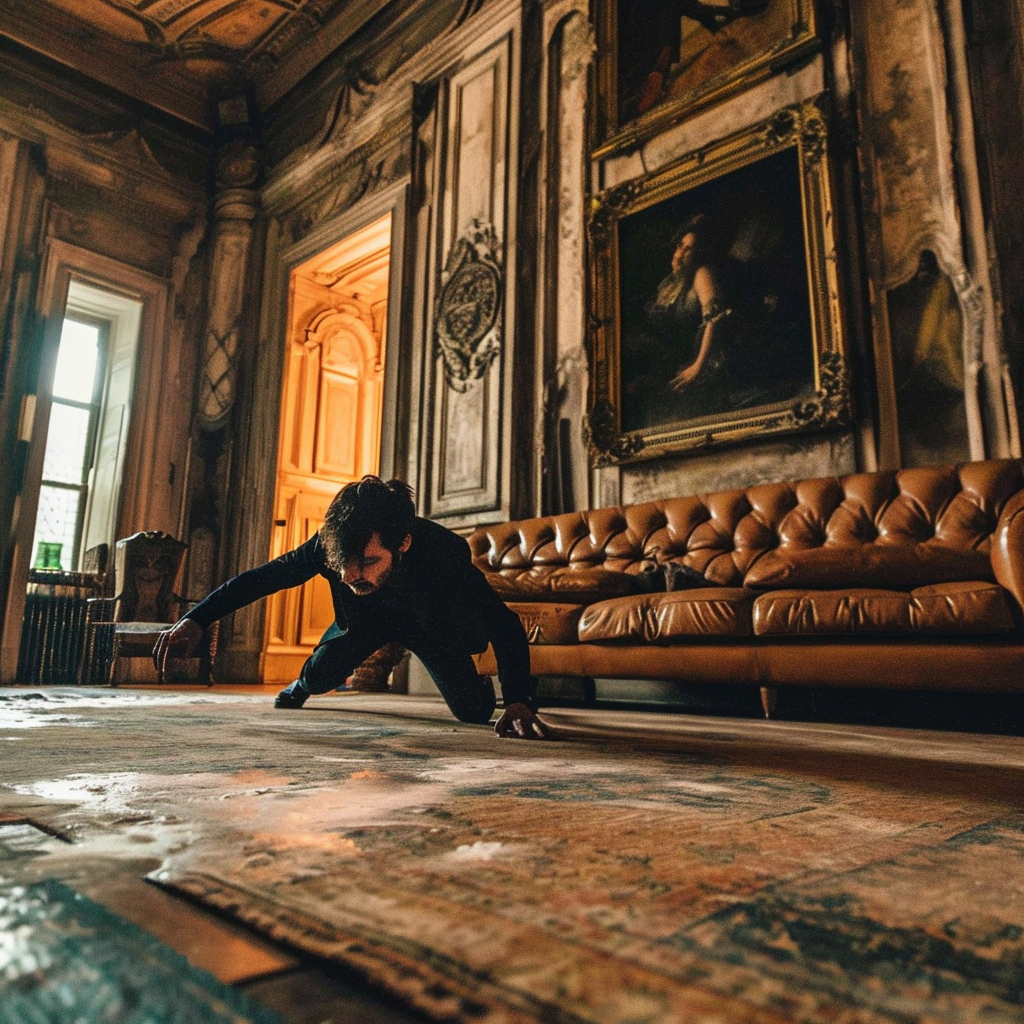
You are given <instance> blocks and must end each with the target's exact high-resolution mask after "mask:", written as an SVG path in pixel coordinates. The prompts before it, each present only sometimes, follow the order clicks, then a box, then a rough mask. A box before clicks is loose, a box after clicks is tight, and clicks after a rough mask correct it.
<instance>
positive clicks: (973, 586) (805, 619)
mask: <svg viewBox="0 0 1024 1024" xmlns="http://www.w3.org/2000/svg"><path fill="white" fill-rule="evenodd" d="M753 626H754V635H755V636H834V635H837V634H838V635H849V634H874V633H883V634H884V633H889V634H900V633H906V634H920V633H925V634H930V635H935V634H947V635H961V636H978V635H984V634H995V633H1006V632H1010V631H1012V630H1013V629H1014V622H1013V616H1012V615H1011V613H1010V607H1009V604H1008V603H1007V600H1006V595H1005V592H1004V591H1003V589H1002V588H1001V587H999V586H997V585H996V584H994V583H987V582H984V581H981V582H965V583H940V584H936V585H935V586H927V587H918V588H917V589H915V590H911V591H898V590H874V589H868V588H860V589H848V590H775V591H772V592H770V593H768V594H761V595H760V596H759V597H757V599H756V600H755V601H754V609H753Z"/></svg>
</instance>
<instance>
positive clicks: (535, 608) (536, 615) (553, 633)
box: [509, 601, 585, 645]
mask: <svg viewBox="0 0 1024 1024" xmlns="http://www.w3.org/2000/svg"><path fill="white" fill-rule="evenodd" d="M584 607H585V605H582V604H561V603H557V602H554V601H516V602H512V603H510V604H509V608H511V609H512V611H514V612H515V613H516V615H518V616H519V618H520V621H521V622H522V623H523V628H524V629H525V630H526V639H527V640H528V641H529V642H530V643H531V644H557V645H564V644H574V643H576V642H577V639H576V637H577V629H578V628H579V622H580V616H581V615H582V614H583V609H584Z"/></svg>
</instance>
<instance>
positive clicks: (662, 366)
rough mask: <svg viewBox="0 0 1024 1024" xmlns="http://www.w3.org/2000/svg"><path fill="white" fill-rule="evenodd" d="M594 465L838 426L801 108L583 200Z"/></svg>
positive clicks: (843, 399)
mask: <svg viewBox="0 0 1024 1024" xmlns="http://www.w3.org/2000/svg"><path fill="white" fill-rule="evenodd" d="M589 227H590V237H591V243H592V251H593V258H592V261H591V267H592V276H591V287H590V306H591V322H590V331H589V343H590V352H591V379H590V412H589V415H588V418H587V422H586V426H585V431H586V438H587V443H588V447H589V450H590V454H591V459H592V461H593V462H594V464H595V465H607V464H610V463H616V462H629V461H634V460H639V459H650V458H656V457H659V456H663V455H667V454H671V453H676V452H681V451H685V450H689V449H696V448H702V447H706V446H709V445H714V444H719V443H724V442H736V441H741V440H744V439H746V438H751V437H755V436H756V437H761V436H764V435H769V434H783V433H788V432H792V431H800V430H809V429H816V428H824V427H829V426H838V425H840V424H843V423H846V422H847V421H848V420H849V416H850V389H849V381H848V370H847V359H846V347H845V344H844V338H843V329H842V320H841V315H840V297H839V287H838V278H837V268H836V261H837V253H836V239H835V237H834V217H833V210H832V200H831V190H830V185H829V173H828V146H827V132H826V126H825V119H824V117H823V115H822V111H821V108H820V107H819V105H818V102H817V101H811V102H808V103H805V104H801V105H797V106H793V107H787V108H785V109H783V110H781V111H779V112H778V113H777V114H776V115H774V116H773V117H772V118H770V119H769V120H768V121H766V122H763V123H761V124H758V125H756V126H754V127H752V128H749V129H747V130H745V131H743V132H741V133H738V134H737V135H734V136H731V137H730V138H728V139H725V140H723V141H722V142H719V143H716V144H715V145H713V146H709V147H708V148H706V149H703V150H701V151H699V152H697V153H693V154H691V155H690V156H688V157H686V158H685V159H684V160H682V161H681V162H679V163H677V164H675V165H673V166H672V167H670V168H668V169H666V170H664V171H661V172H659V173H657V174H655V175H651V176H647V177H644V178H640V179H636V180H633V181H630V182H627V183H625V184H622V185H619V186H617V187H615V188H613V189H610V190H609V191H607V192H605V193H603V194H602V195H600V196H598V197H597V198H596V199H595V202H594V207H593V211H592V215H591V219H590V225H589Z"/></svg>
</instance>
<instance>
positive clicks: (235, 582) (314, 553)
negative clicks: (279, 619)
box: [153, 536, 323, 671]
mask: <svg viewBox="0 0 1024 1024" xmlns="http://www.w3.org/2000/svg"><path fill="white" fill-rule="evenodd" d="M322 568H323V556H322V553H321V548H320V538H319V537H318V536H313V537H311V538H310V539H309V540H308V541H306V543H305V544H303V545H302V546H301V547H298V548H296V549H295V550H294V551H289V552H288V553H287V554H284V555H281V557H280V558H275V559H273V560H272V561H270V562H265V563H264V564H263V565H260V566H257V568H255V569H249V570H247V571H246V572H243V573H239V574H238V575H237V576H234V577H232V578H231V579H230V580H228V581H227V583H224V584H222V585H221V586H219V587H218V588H217V589H216V590H214V591H213V593H211V594H210V595H209V596H208V597H206V598H204V599H203V600H202V601H200V602H199V604H197V605H196V606H195V607H194V608H192V609H190V610H189V611H188V612H186V613H185V615H184V616H183V617H182V618H180V619H179V620H178V621H177V622H176V623H175V624H174V625H173V626H171V627H170V628H169V629H165V630H163V631H162V632H161V633H160V636H159V637H157V641H156V644H155V645H154V647H153V664H154V665H155V666H156V668H157V670H158V671H163V670H165V669H166V667H167V659H168V658H188V657H190V656H191V655H192V654H194V653H195V651H196V649H197V648H198V646H199V642H200V641H201V640H202V638H203V633H204V632H205V630H206V627H207V626H209V625H210V624H211V623H214V622H217V621H218V620H219V619H222V618H224V616H225V615H229V614H230V613H231V612H235V611H238V609H239V608H244V607H245V606H246V605H249V604H252V603H253V602H254V601H258V600H259V599H260V598H261V597H267V596H269V595H270V594H276V593H277V592H278V591H279V590H284V589H286V588H288V587H297V586H300V585H301V584H303V583H305V582H306V581H307V580H310V579H312V578H313V577H314V576H316V575H317V573H318V572H320V571H321V569H322Z"/></svg>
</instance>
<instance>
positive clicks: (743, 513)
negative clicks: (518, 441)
mask: <svg viewBox="0 0 1024 1024" xmlns="http://www.w3.org/2000/svg"><path fill="white" fill-rule="evenodd" d="M1022 489H1024V470H1022V463H1021V461H1020V460H1018V459H1001V460H990V461H986V462H972V463H965V464H963V465H960V466H939V467H934V468H929V469H906V470H899V471H893V472H881V473H857V474H853V475H851V476H845V477H824V478H821V479H813V480H797V481H791V482H787V483H778V484H758V485H755V486H752V487H747V488H739V489H736V490H730V491H719V492H715V493H711V494H703V495H697V496H693V497H681V498H666V499H659V500H657V501H649V502H644V503H642V504H637V505H628V506H618V507H614V508H605V509H596V510H593V511H586V512H571V513H566V514H564V515H558V516H545V517H541V518H538V519H524V520H520V521H518V522H510V523H500V524H496V525H493V526H486V527H481V528H480V529H478V530H477V531H476V532H475V533H473V534H472V535H471V537H470V538H469V543H470V548H471V551H472V554H473V560H474V562H475V563H476V565H477V566H478V567H479V568H480V569H482V570H483V571H485V572H492V573H493V572H501V573H504V572H506V571H509V570H518V571H522V570H525V569H530V568H535V567H542V566H546V567H567V568H582V567H588V568H589V567H593V568H598V567H603V568H605V569H608V570H613V571H618V572H637V571H639V569H640V565H641V563H643V562H645V561H650V560H657V561H663V562H664V561H675V562H682V563H683V564H685V565H688V566H690V567H691V568H694V569H697V570H698V571H700V572H702V573H704V575H705V576H706V577H707V579H708V580H709V581H711V582H713V583H719V584H723V585H727V586H738V585H740V584H742V583H743V582H744V579H745V578H746V577H747V574H748V573H749V572H750V570H751V569H752V568H753V567H754V565H755V564H756V563H757V562H758V561H759V560H760V559H761V558H763V557H764V556H765V555H766V554H767V553H769V552H779V553H780V554H782V555H787V556H788V555H792V554H795V553H798V552H807V551H811V550H813V549H821V550H822V552H823V554H828V555H835V556H839V558H840V559H841V558H842V556H843V553H844V551H849V550H851V549H853V550H856V551H857V552H858V553H860V554H861V555H863V554H864V553H865V552H867V553H868V554H870V555H872V556H875V555H877V556H880V557H881V558H883V559H884V558H885V557H886V556H887V554H888V553H892V554H897V553H901V554H905V553H906V552H907V551H912V552H913V553H914V562H913V564H912V566H911V568H910V570H907V571H910V572H911V574H913V572H914V568H913V566H916V565H918V564H919V563H920V564H925V565H929V564H939V563H936V562H935V560H934V559H933V558H932V556H934V555H938V556H941V557H940V564H941V566H942V575H943V577H944V578H945V577H947V576H950V577H951V578H978V575H979V573H982V574H983V575H984V578H992V567H991V562H990V558H989V555H990V549H991V545H992V534H993V531H994V530H995V528H996V524H997V522H998V521H999V516H1000V514H1001V512H1002V510H1003V508H1004V506H1005V505H1006V503H1007V501H1008V500H1009V499H1010V498H1011V497H1012V496H1013V495H1014V494H1016V493H1017V492H1018V491H1021V490H1022ZM903 568H904V570H906V565H904V566H903ZM752 575H754V574H752ZM926 581H927V580H925V579H924V577H922V582H926ZM911 582H914V581H913V580H911Z"/></svg>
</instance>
